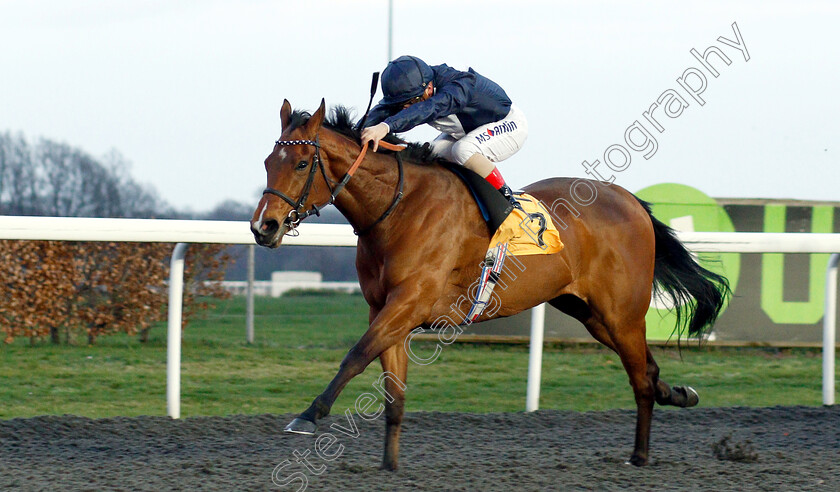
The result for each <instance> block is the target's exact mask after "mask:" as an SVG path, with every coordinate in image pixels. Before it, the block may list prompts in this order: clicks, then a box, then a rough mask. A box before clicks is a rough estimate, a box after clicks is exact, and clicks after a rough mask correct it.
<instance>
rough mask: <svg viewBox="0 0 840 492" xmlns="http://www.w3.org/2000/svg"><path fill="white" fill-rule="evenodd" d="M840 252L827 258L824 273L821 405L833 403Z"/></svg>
mask: <svg viewBox="0 0 840 492" xmlns="http://www.w3.org/2000/svg"><path fill="white" fill-rule="evenodd" d="M838 263H840V253H834V254H833V255H831V257H830V258H829V260H828V268H827V269H826V274H825V314H824V315H823V378H822V390H823V391H822V393H823V405H834V345H835V344H836V343H837V265H838Z"/></svg>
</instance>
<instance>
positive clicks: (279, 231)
mask: <svg viewBox="0 0 840 492" xmlns="http://www.w3.org/2000/svg"><path fill="white" fill-rule="evenodd" d="M288 229H289V226H288V225H286V224H285V223H284V224H282V225H281V224H280V222H278V221H276V220H274V219H269V220H266V221H261V222H259V223H254V222H252V223H251V232H252V233H253V234H254V240H255V241H256V242H257V244H259V245H260V246H265V247H267V248H276V247H278V246H280V243H281V241H282V239H283V235H284V234H285V233H286V231H287V230H288Z"/></svg>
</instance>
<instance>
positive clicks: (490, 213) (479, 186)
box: [439, 161, 513, 236]
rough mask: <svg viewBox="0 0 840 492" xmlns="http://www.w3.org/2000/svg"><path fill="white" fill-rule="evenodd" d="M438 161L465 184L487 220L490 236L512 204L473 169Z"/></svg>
mask: <svg viewBox="0 0 840 492" xmlns="http://www.w3.org/2000/svg"><path fill="white" fill-rule="evenodd" d="M439 162H440V164H441V165H442V166H443V167H444V168H446V169H449V170H450V171H452V172H453V173H455V175H456V176H458V177H459V178H461V180H462V181H463V182H464V184H466V185H467V188H469V190H470V193H472V196H473V198H475V201H476V203H477V204H478V208H479V210H481V216H482V217H484V221H485V222H487V228H488V229H490V235H491V236H492V235H493V233H495V232H496V230H498V228H499V226H500V225H501V224H502V223H503V222H504V221H505V219H506V218H508V217H509V215H510V211H511V210H513V206H512V205H511V204H510V202H509V201H508V200H507V199H506V198H505V197H503V196H502V194H501V193H499V191H498V190H496V189H495V188H493V186H492V185H491V184H490V183H488V182H487V180H486V179H484V178H482V177H481V176H479V175H478V174H477V173H475V172H474V171H472V170H470V169H467V168H465V167H464V166H459V165H458V164H454V163H451V162H446V161H439Z"/></svg>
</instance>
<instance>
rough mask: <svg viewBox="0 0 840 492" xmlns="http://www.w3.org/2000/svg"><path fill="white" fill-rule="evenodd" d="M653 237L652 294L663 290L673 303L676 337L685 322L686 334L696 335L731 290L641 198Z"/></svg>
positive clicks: (712, 320)
mask: <svg viewBox="0 0 840 492" xmlns="http://www.w3.org/2000/svg"><path fill="white" fill-rule="evenodd" d="M636 199H637V200H639V203H641V204H642V207H644V208H645V210H646V211H647V213H648V215H650V221H651V222H652V223H653V233H654V236H655V238H656V263H655V264H654V268H653V290H654V295H661V294H664V295H665V296H666V297H667V298H669V299H670V300H671V301H672V303H673V305H674V306H675V308H674V311H675V312H676V315H677V326H676V327H675V328H674V330H675V332H676V333H677V340H679V337H680V335H682V333H683V331H684V329H685V327H686V325H687V326H688V333H689V335H694V336H699V335H701V334H702V333H703V331H704V330H706V329H707V328H711V326H712V325H713V324H714V323H715V320H716V319H717V317H718V314H720V310H721V309H722V308H723V306H724V304H725V303H726V301H727V298H728V297H729V296H730V295H731V294H732V291H731V289H730V288H729V280H727V279H726V277H724V276H722V275H718V274H716V273H714V272H711V271H709V270H706V269H705V268H703V267H702V266H700V265H699V264H698V263H697V261H695V259H694V257H692V256H691V253H690V252H689V251H688V249H686V247H685V246H684V245H683V244H682V243H681V242H680V240H679V239H677V236H676V233H675V231H674V230H673V229H671V228H670V227H668V226H667V225H665V224H663V223H662V222H661V221H659V220H658V219H657V218H656V217H654V216H653V215H652V214H651V211H650V204H649V203H647V202H645V201H643V200H640V199H639V198H636Z"/></svg>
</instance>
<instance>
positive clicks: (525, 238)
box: [488, 193, 563, 256]
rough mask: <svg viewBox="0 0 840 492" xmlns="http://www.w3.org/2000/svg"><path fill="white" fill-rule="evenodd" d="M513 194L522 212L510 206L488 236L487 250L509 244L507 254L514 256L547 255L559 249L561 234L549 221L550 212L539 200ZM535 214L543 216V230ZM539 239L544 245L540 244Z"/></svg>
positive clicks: (526, 195)
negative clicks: (508, 210)
mask: <svg viewBox="0 0 840 492" xmlns="http://www.w3.org/2000/svg"><path fill="white" fill-rule="evenodd" d="M515 196H516V199H517V200H518V201H519V203H520V204H521V205H522V208H523V209H524V212H523V211H522V210H519V209H518V208H514V209H513V211H512V212H511V213H510V215H508V217H507V219H505V221H504V222H503V223H502V225H501V226H499V229H498V230H497V231H496V234H495V235H493V237H492V238H491V239H490V247H489V248H488V249H493V248H495V247H496V245H498V244H499V243H508V246H507V254H508V255H513V256H520V255H550V254H553V253H557V252H558V251H560V250H562V249H563V241H561V240H560V233H559V232H558V231H557V228H556V227H555V226H554V222H553V221H552V220H551V214H549V213H548V211H547V210H546V209H545V207H543V205H542V204H541V203H540V201H539V200H537V199H536V198H534V197H532V196H531V195H528V194H526V193H516V194H515ZM538 215H539V216H542V217H543V218H544V219H545V230H544V231H543V232H542V234H540V229H541V224H540V218H539V217H538ZM540 239H542V243H543V244H540Z"/></svg>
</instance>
